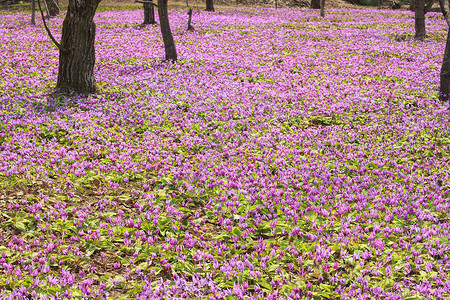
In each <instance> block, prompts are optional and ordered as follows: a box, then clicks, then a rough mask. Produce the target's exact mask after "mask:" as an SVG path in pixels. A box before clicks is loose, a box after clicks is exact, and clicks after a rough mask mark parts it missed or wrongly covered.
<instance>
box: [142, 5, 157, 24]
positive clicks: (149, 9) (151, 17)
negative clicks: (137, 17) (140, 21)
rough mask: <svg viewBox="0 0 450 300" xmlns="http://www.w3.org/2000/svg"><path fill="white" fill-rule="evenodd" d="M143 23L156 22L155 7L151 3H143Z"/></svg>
mask: <svg viewBox="0 0 450 300" xmlns="http://www.w3.org/2000/svg"><path fill="white" fill-rule="evenodd" d="M144 24H156V21H155V7H154V6H153V4H152V3H144Z"/></svg>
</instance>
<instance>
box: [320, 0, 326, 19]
mask: <svg viewBox="0 0 450 300" xmlns="http://www.w3.org/2000/svg"><path fill="white" fill-rule="evenodd" d="M320 16H321V17H322V18H324V17H325V0H321V1H320Z"/></svg>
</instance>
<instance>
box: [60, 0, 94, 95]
mask: <svg viewBox="0 0 450 300" xmlns="http://www.w3.org/2000/svg"><path fill="white" fill-rule="evenodd" d="M99 2H100V1H99V0H69V7H68V9H67V14H66V17H65V19H64V22H63V28H62V38H61V49H60V51H59V70H58V82H57V84H56V88H57V89H59V90H61V91H64V92H71V91H73V92H77V93H95V92H96V86H95V78H94V64H95V48H94V42H95V23H94V15H95V11H96V10H97V6H98V3H99Z"/></svg>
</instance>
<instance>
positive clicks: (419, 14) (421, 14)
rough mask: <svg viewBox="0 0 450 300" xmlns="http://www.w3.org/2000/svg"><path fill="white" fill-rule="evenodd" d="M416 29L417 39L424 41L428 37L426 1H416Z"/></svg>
mask: <svg viewBox="0 0 450 300" xmlns="http://www.w3.org/2000/svg"><path fill="white" fill-rule="evenodd" d="M415 28H416V39H418V40H423V39H424V38H425V36H426V29H425V0H415Z"/></svg>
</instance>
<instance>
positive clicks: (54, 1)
mask: <svg viewBox="0 0 450 300" xmlns="http://www.w3.org/2000/svg"><path fill="white" fill-rule="evenodd" d="M44 1H45V3H46V5H47V9H48V15H49V16H50V17H55V16H57V15H58V14H59V12H60V11H59V4H58V0H44Z"/></svg>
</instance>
